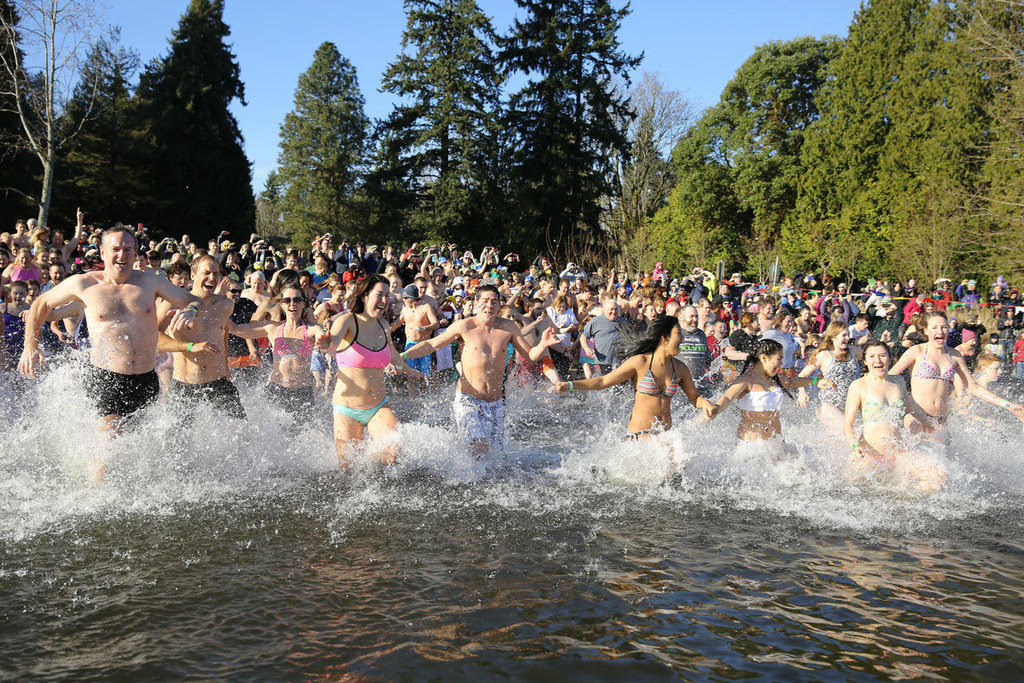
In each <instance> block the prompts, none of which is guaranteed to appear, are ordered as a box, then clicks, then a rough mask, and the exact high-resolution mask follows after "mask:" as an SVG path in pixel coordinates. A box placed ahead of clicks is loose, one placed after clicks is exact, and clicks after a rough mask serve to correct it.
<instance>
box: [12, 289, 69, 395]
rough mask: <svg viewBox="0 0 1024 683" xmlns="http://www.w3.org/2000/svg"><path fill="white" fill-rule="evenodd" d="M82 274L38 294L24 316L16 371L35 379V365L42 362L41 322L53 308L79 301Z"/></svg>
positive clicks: (48, 315)
mask: <svg viewBox="0 0 1024 683" xmlns="http://www.w3.org/2000/svg"><path fill="white" fill-rule="evenodd" d="M83 277H85V276H84V275H74V276H72V277H69V278H68V279H66V280H64V282H62V283H60V284H59V285H57V286H56V287H54V288H53V289H51V290H49V291H46V292H43V293H42V294H40V295H39V296H38V297H37V298H36V300H35V301H33V302H32V306H31V307H30V308H29V309H28V314H27V315H26V316H25V344H24V347H23V349H22V352H21V359H20V360H19V361H18V372H20V373H21V374H23V375H25V376H26V377H31V378H32V379H35V377H36V365H38V364H39V363H42V362H44V358H43V353H42V351H40V350H39V331H40V330H42V329H43V323H45V322H46V321H47V319H48V318H49V317H50V313H51V312H52V311H53V309H55V308H59V307H60V306H63V305H65V304H69V303H71V302H73V301H80V299H79V298H78V292H79V290H80V288H81V283H82V280H81V278H83Z"/></svg>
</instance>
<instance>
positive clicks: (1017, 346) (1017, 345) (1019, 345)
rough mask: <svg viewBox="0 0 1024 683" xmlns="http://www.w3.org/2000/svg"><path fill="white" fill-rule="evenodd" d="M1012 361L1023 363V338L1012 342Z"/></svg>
mask: <svg viewBox="0 0 1024 683" xmlns="http://www.w3.org/2000/svg"><path fill="white" fill-rule="evenodd" d="M1013 362H1014V363H1024V339H1018V340H1017V341H1015V342H1013Z"/></svg>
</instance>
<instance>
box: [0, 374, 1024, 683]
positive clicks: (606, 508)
mask: <svg viewBox="0 0 1024 683" xmlns="http://www.w3.org/2000/svg"><path fill="white" fill-rule="evenodd" d="M37 392H38V393H37ZM243 393H244V396H243V398H244V402H245V404H246V407H247V410H248V412H249V422H248V423H246V424H244V425H243V424H234V423H229V422H225V421H218V420H213V419H210V418H201V419H196V420H188V421H184V422H183V421H182V419H181V418H180V416H176V415H174V414H172V413H171V412H170V411H168V410H167V409H166V408H165V407H163V406H158V407H156V408H155V409H153V410H152V411H150V414H149V415H147V416H146V418H145V419H144V420H143V422H142V424H141V425H140V427H141V428H140V429H139V430H138V431H136V432H133V433H129V434H126V435H125V436H124V437H123V438H122V439H120V440H119V441H118V442H117V443H116V444H115V445H114V446H113V449H112V450H113V453H112V455H113V458H114V460H113V464H112V466H111V468H110V472H109V475H108V477H107V479H106V480H105V481H104V482H102V483H101V484H99V485H91V484H89V483H88V481H87V477H86V475H85V469H86V468H85V462H86V458H87V456H88V453H89V449H90V445H91V443H92V439H93V436H94V427H93V421H94V420H93V417H92V414H91V412H90V411H89V409H88V408H87V407H85V406H84V405H83V400H82V398H81V391H80V389H79V388H78V385H77V380H76V375H75V373H74V372H73V371H72V370H71V369H70V368H61V369H59V370H56V371H54V372H53V373H51V374H50V376H48V377H47V378H46V379H44V380H43V381H42V382H41V383H39V384H38V385H32V386H31V391H30V392H29V394H28V395H27V396H26V397H21V398H18V399H17V400H15V397H14V396H13V395H12V393H11V391H10V389H7V390H6V393H5V394H4V396H5V400H4V401H3V405H4V408H3V411H2V412H3V415H2V417H3V424H4V425H5V428H4V431H3V439H2V444H0V605H2V608H0V609H2V612H0V677H2V678H9V677H21V678H28V677H31V678H72V677H73V678H99V677H103V678H110V677H122V678H127V677H133V678H138V677H145V678H166V677H189V678H236V679H237V678H288V679H295V678H305V677H321V676H328V677H338V678H341V677H352V678H356V677H370V678H383V679H393V678H417V679H418V678H427V677H447V678H473V679H477V680H479V679H481V678H499V677H515V678H523V677H530V678H545V679H554V680H557V679H571V680H578V679H587V678H594V679H606V678H611V677H617V678H621V679H625V680H631V681H632V680H648V679H650V680H661V679H666V680H672V679H677V678H678V677H680V676H684V677H687V678H715V679H719V678H722V679H724V678H729V679H731V678H739V677H750V676H765V677H768V678H783V679H787V680H789V679H822V678H836V679H844V680H847V679H873V678H921V677H929V678H933V677H934V678H943V679H962V678H966V677H971V678H1009V679H1012V678H1021V677H1022V676H1024V654H1022V653H1024V598H1022V595H1024V494H1022V491H1024V448H1022V445H1024V440H1022V435H1021V431H1020V426H1019V423H1018V424H1014V421H1013V420H1012V419H1007V418H1005V417H1004V416H1002V415H999V414H988V413H986V414H985V415H986V416H985V418H984V421H967V420H964V421H961V423H960V424H958V425H955V427H954V428H955V430H956V435H957V436H956V438H955V439H954V443H953V445H952V447H951V448H950V449H949V450H948V451H947V452H945V453H944V454H943V455H942V458H943V460H944V462H945V464H946V466H947V467H948V469H949V472H950V485H949V487H948V488H947V489H946V490H944V491H942V492H940V493H937V494H930V495H923V494H920V493H917V492H916V491H914V490H913V488H912V487H910V486H908V485H907V484H906V483H904V482H900V481H894V480H889V479H887V478H886V477H884V476H878V477H870V478H867V479H865V478H863V477H856V476H854V475H853V474H851V473H850V472H849V471H848V470H847V468H846V466H845V449H844V448H843V446H842V439H841V438H833V437H829V436H828V435H827V434H825V433H824V432H823V430H822V429H821V428H820V427H818V426H817V424H816V423H815V422H813V418H811V417H810V416H809V414H807V413H804V412H803V411H801V410H800V409H799V408H797V407H796V406H794V405H792V404H790V405H788V406H787V408H786V411H785V413H784V416H783V422H784V431H785V433H786V437H787V439H788V440H789V441H790V442H791V443H793V444H795V445H797V446H798V447H799V450H800V454H799V456H798V457H796V458H794V459H791V460H787V461H784V462H774V461H773V460H772V459H771V458H769V457H765V458H761V459H757V458H755V459H753V460H752V459H750V458H737V457H734V456H733V450H734V446H735V425H736V421H735V415H728V416H725V417H723V418H721V419H720V421H715V422H714V423H711V424H710V425H709V424H704V423H697V422H693V421H691V420H688V419H687V415H686V413H685V411H683V410H682V405H681V402H678V403H680V405H679V406H678V407H679V408H680V412H679V414H678V416H677V420H678V424H677V427H676V429H674V430H672V431H671V432H669V433H668V434H666V435H664V436H662V437H660V438H659V439H658V440H656V441H654V442H648V443H644V444H637V443H625V442H623V440H622V433H623V429H624V424H625V420H626V417H627V416H628V410H629V406H630V401H631V397H630V396H629V395H628V394H614V393H605V394H601V395H597V394H588V395H581V394H573V395H570V396H552V395H549V394H547V393H544V392H538V391H531V390H524V389H519V388H516V389H514V390H513V391H512V393H511V394H510V397H509V405H508V411H507V412H508V415H509V432H510V434H509V436H510V438H509V440H508V441H509V450H510V452H509V455H508V457H507V458H505V459H493V458H492V459H490V460H487V461H483V462H477V461H474V460H472V459H471V458H470V457H469V456H468V455H466V452H465V448H464V446H463V444H462V443H461V442H460V440H459V438H458V436H457V435H456V434H454V433H453V432H452V431H451V429H450V428H449V426H448V418H449V415H450V399H451V389H450V387H448V386H444V387H441V388H436V389H434V390H431V391H429V392H426V393H424V394H422V395H420V396H417V397H414V398H411V399H401V398H397V399H396V400H395V401H394V403H395V406H396V412H397V413H398V415H399V417H400V419H403V421H405V424H404V426H403V427H402V429H401V431H400V433H399V435H398V437H397V438H398V442H399V444H400V446H401V448H402V449H403V451H402V453H403V454H402V459H401V461H400V462H399V464H398V465H396V466H394V467H392V468H388V469H386V470H380V469H379V468H376V467H374V466H372V465H370V464H369V461H368V459H366V460H361V461H360V464H359V465H358V466H357V467H356V470H355V472H354V473H352V474H351V475H342V474H340V473H339V472H337V471H336V467H335V457H334V454H333V444H332V443H331V440H330V437H329V432H328V431H327V429H326V427H325V426H319V425H311V426H308V427H307V428H305V429H301V430H299V431H297V432H295V431H293V430H290V429H288V427H287V417H286V416H285V415H284V414H283V413H281V412H279V411H277V410H276V409H274V408H273V407H272V406H269V405H267V404H266V403H265V402H264V400H263V399H262V394H261V393H260V392H259V390H247V391H245V392H243ZM26 406H34V412H35V415H34V416H32V417H28V416H27V415H26V414H25V408H26ZM325 420H326V411H325ZM325 425H326V422H325ZM368 455H369V453H367V456H368Z"/></svg>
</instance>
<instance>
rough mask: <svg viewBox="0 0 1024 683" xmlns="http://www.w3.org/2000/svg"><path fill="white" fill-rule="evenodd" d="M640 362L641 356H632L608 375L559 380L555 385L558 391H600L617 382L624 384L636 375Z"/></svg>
mask: <svg viewBox="0 0 1024 683" xmlns="http://www.w3.org/2000/svg"><path fill="white" fill-rule="evenodd" d="M640 362H641V358H640V356H632V357H630V358H628V359H627V360H626V361H625V362H624V363H623V364H622V365H620V366H619V367H617V368H615V369H614V370H612V371H611V372H609V373H608V374H607V375H601V376H600V377H591V378H590V379H581V380H579V381H578V382H559V383H558V384H557V385H555V389H556V390H557V391H558V393H562V392H565V391H599V390H601V389H607V388H608V387H613V386H615V385H616V384H622V383H623V382H625V381H627V380H630V379H632V378H634V377H636V373H637V368H638V367H640Z"/></svg>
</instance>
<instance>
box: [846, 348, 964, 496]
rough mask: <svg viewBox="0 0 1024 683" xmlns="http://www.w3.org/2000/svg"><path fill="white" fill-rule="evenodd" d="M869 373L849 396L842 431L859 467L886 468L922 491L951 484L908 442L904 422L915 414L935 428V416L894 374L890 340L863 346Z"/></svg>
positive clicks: (941, 470) (927, 426)
mask: <svg viewBox="0 0 1024 683" xmlns="http://www.w3.org/2000/svg"><path fill="white" fill-rule="evenodd" d="M864 362H865V364H866V365H867V374H866V375H864V376H863V377H861V378H860V379H857V380H854V382H853V384H851V385H850V390H849V392H848V393H847V398H846V417H845V420H844V422H843V434H844V435H845V436H846V440H847V442H849V444H850V449H851V451H852V453H851V456H852V458H853V464H854V466H855V467H858V468H863V469H867V468H869V467H883V468H886V469H889V470H891V471H893V472H896V473H897V474H900V475H903V476H906V477H908V478H910V479H912V480H914V481H915V482H916V484H917V486H919V487H920V488H921V489H922V490H924V491H935V490H937V489H940V488H942V487H943V486H945V485H946V471H945V469H944V468H943V467H942V465H940V464H939V463H938V462H936V461H935V460H934V459H933V458H932V457H930V456H926V455H922V454H919V453H912V452H911V451H909V450H908V449H907V448H906V446H905V445H904V444H903V438H902V437H903V430H904V425H903V421H904V419H905V418H906V416H907V415H913V416H914V418H916V419H917V420H918V422H919V423H920V424H921V426H922V427H923V428H924V429H925V430H928V431H931V429H932V426H931V420H930V419H929V418H928V416H927V415H926V414H925V412H924V411H923V410H922V409H921V407H920V406H919V405H917V402H915V401H914V398H913V396H910V395H909V393H908V392H907V391H906V385H905V384H904V382H903V378H902V377H890V376H889V374H888V372H889V362H890V357H889V347H888V345H886V344H885V342H880V341H871V342H868V343H867V344H865V345H864ZM858 415H859V416H860V418H861V420H862V422H863V427H864V428H863V433H862V434H861V436H860V438H859V439H858V438H856V437H855V435H854V425H855V423H856V422H857V417H858Z"/></svg>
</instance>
